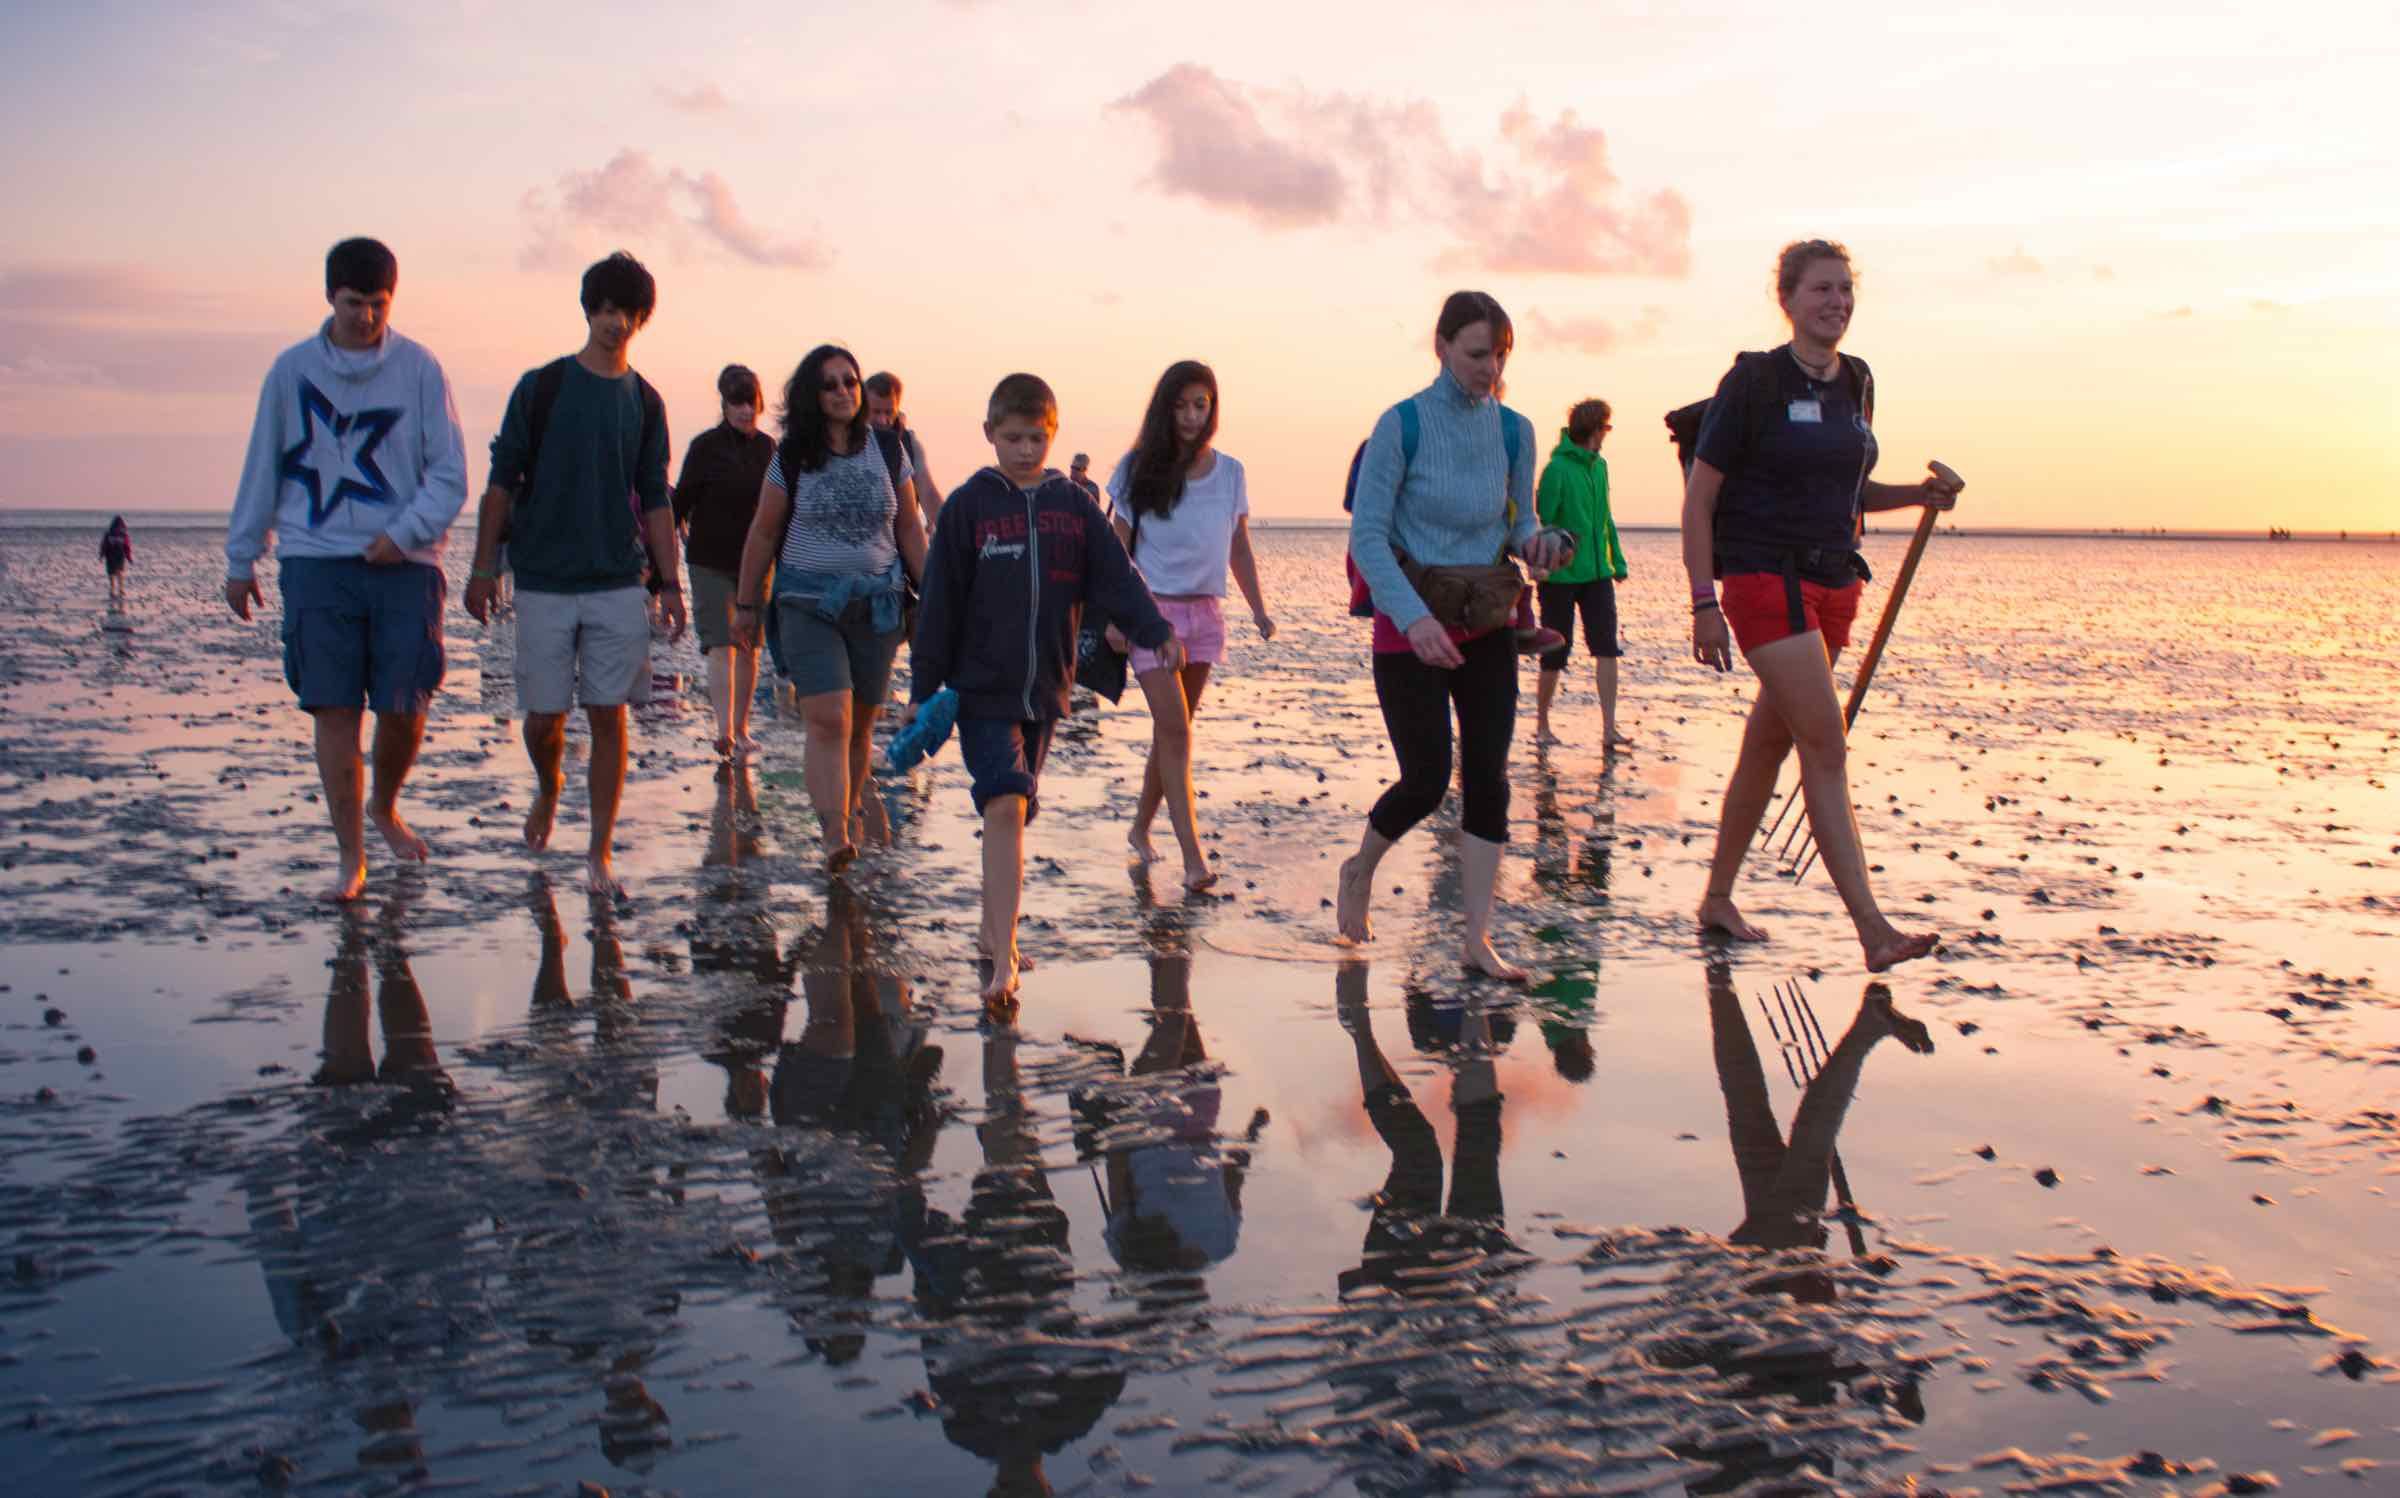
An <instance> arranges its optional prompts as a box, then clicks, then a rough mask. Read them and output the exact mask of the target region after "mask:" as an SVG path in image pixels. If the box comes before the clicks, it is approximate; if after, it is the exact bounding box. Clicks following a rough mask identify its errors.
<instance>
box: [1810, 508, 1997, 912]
mask: <svg viewBox="0 0 2400 1498" xmlns="http://www.w3.org/2000/svg"><path fill="white" fill-rule="evenodd" d="M1935 466H1936V467H1939V466H1940V465H1938V464H1937V465H1935ZM1942 472H1943V475H1944V477H1950V478H1955V477H1956V475H1955V474H1952V473H1950V472H1949V470H1948V469H1943V470H1942ZM1940 518H1941V511H1939V510H1936V509H1934V508H1933V507H1932V506H1931V505H1927V506H1926V507H1925V513H1924V515H1923V516H1921V517H1920V518H1919V519H1918V521H1917V533H1916V534H1915V535H1914V536H1912V537H1910V538H1909V542H1908V555H1907V556H1906V557H1904V558H1902V559H1901V562H1900V572H1899V575H1898V576H1897V577H1894V578H1893V579H1892V596H1891V597H1890V598H1887V599H1885V600H1884V604H1883V617H1882V618H1881V619H1879V620H1877V621H1876V623H1875V638H1874V639H1873V640H1871V641H1869V642H1868V644H1867V653H1866V654H1865V655H1864V656H1863V657H1861V658H1860V660H1859V663H1858V675H1857V676H1855V677H1854V678H1852V679H1851V682H1850V700H1849V701H1848V702H1847V703H1845V704H1843V706H1842V732H1843V733H1845V734H1847V733H1848V732H1849V731H1850V727H1851V725H1852V724H1854V723H1856V722H1857V721H1858V709H1859V706H1860V705H1861V704H1862V703H1864V702H1865V701H1866V700H1867V684H1868V683H1869V682H1872V681H1873V680H1874V679H1875V668H1876V667H1877V666H1878V665H1881V664H1882V663H1883V647H1884V645H1885V644H1886V643H1888V642H1889V641H1890V640H1891V638H1892V626H1893V625H1894V624H1896V623H1898V622H1899V619H1900V604H1901V601H1902V600H1903V599H1905V598H1907V597H1908V585H1909V584H1910V583H1912V582H1914V581H1915V580H1916V576H1917V563H1918V562H1919V561H1921V560H1923V559H1924V556H1925V545H1926V543H1927V542H1929V541H1931V540H1932V539H1933V527H1934V523H1935V522H1936V521H1938V520H1939V519H1940ZM1800 805H1801V796H1800V782H1799V779H1798V777H1797V776H1796V775H1795V776H1794V778H1793V780H1792V789H1791V793H1790V794H1789V795H1787V796H1785V797H1784V799H1783V809H1782V810H1781V811H1779V812H1777V813H1776V814H1775V822H1774V825H1773V826H1770V827H1769V828H1768V829H1767V836H1766V840H1767V841H1768V842H1769V843H1772V842H1774V841H1775V835H1776V834H1777V833H1779V832H1781V833H1783V846H1782V847H1781V848H1779V849H1777V850H1776V853H1775V856H1776V858H1778V859H1779V860H1781V861H1782V863H1783V866H1784V867H1785V868H1787V869H1790V870H1791V871H1792V879H1793V881H1794V882H1795V883H1796V882H1798V881H1799V880H1802V879H1805V878H1807V877H1808V871H1809V870H1810V869H1811V868H1813V867H1814V866H1815V865H1816V862H1817V838H1816V829H1815V828H1813V827H1811V826H1810V825H1809V820H1808V817H1807V816H1806V815H1805V814H1803V815H1801V816H1799V817H1794V816H1793V815H1792V812H1793V810H1794V809H1795V808H1797V807H1799V806H1800ZM1786 822H1790V823H1791V830H1790V831H1788V832H1785V831H1784V824H1785V823H1786ZM1795 845H1797V851H1795Z"/></svg>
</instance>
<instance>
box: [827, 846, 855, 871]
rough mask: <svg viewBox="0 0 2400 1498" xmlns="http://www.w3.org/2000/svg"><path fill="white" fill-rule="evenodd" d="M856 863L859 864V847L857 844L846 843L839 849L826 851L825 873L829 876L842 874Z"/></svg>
mask: <svg viewBox="0 0 2400 1498" xmlns="http://www.w3.org/2000/svg"><path fill="white" fill-rule="evenodd" d="M856 862H858V845H857V844H856V843H844V844H842V845H841V846H840V847H838V848H829V849H827V850H826V853H825V872H826V874H827V875H829V876H830V875H834V874H839V873H841V872H842V870H844V869H846V868H848V867H850V865H852V864H854V863H856Z"/></svg>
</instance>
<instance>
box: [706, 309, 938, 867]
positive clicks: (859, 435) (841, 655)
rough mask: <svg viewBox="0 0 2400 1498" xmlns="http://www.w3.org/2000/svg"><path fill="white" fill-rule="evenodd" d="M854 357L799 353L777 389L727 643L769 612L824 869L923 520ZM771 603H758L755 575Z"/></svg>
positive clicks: (844, 822)
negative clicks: (868, 410) (792, 704)
mask: <svg viewBox="0 0 2400 1498" xmlns="http://www.w3.org/2000/svg"><path fill="white" fill-rule="evenodd" d="M861 385H862V381H861V378H860V375H859V364H858V360H857V359H856V358H854V357H853V356H852V355H851V353H850V351H849V350H848V349H844V348H839V347H836V346H834V345H832V344H825V345H823V346H821V347H818V348H815V349H811V350H810V351H809V354H808V357H807V358H805V359H802V360H801V361H800V367H799V368H798V369H795V370H794V371H792V377H791V379H790V381H789V382H788V383H786V384H785V385H784V387H783V441H782V442H780V443H778V444H777V445H776V448H775V457H774V459H773V460H772V461H771V462H769V463H768V465H767V478H766V483H765V484H764V486H762V487H761V488H760V490H759V498H758V514H757V515H756V517H755V518H753V519H752V521H751V523H750V535H749V538H748V540H747V541H745V542H744V543H743V546H742V572H741V579H740V583H741V585H740V587H739V588H738V589H736V590H735V593H734V619H735V623H736V627H737V629H738V631H739V639H740V641H741V642H742V643H743V644H745V645H750V646H755V645H756V644H757V643H758V641H759V639H760V637H761V633H762V630H763V628H764V627H765V626H764V624H763V623H762V621H764V619H765V616H766V615H767V614H768V613H769V612H770V604H771V606H772V609H771V611H772V613H773V615H774V618H773V624H772V627H773V628H774V629H775V630H776V631H777V636H778V638H779V640H780V641H781V643H782V645H783V664H784V667H785V669H786V670H787V671H788V672H789V673H790V676H791V680H792V685H793V688H794V691H795V694H796V695H797V697H798V698H799V704H800V720H801V724H802V727H803V729H804V730H805V732H806V735H807V748H806V751H805V755H804V758H803V761H802V773H803V776H804V778H805V779H806V781H807V784H808V798H809V801H810V803H811V804H812V805H814V806H815V808H816V812H817V821H818V824H819V826H820V828H821V830H822V833H823V836H824V839H825V868H826V872H828V873H833V874H838V873H840V872H841V871H842V870H843V869H845V868H847V867H848V866H849V864H850V861H851V860H852V859H853V858H855V857H857V855H858V839H859V837H860V835H861V829H860V827H859V826H858V822H859V820H860V811H861V808H862V806H863V804H864V802H865V799H866V797H867V795H868V786H867V771H868V768H869V763H870V757H871V755H872V753H873V742H874V735H875V719H876V716H877V715H878V714H880V713H881V712H882V711H883V703H884V698H885V697H886V696H887V695H888V693H889V691H890V688H891V680H892V659H893V657H894V656H896V655H898V654H899V651H900V641H901V638H902V635H903V632H904V631H903V626H902V610H903V606H904V604H905V602H906V596H907V594H906V589H907V585H908V582H909V580H910V579H912V578H916V577H921V576H923V574H924V569H925V525H924V520H923V517H922V512H921V511H920V510H919V509H918V507H917V499H916V487H915V485H914V483H913V482H912V480H913V478H914V470H913V469H912V468H911V466H910V464H909V460H908V453H907V450H906V449H905V448H903V447H902V446H901V445H900V444H899V443H898V442H896V441H892V440H889V439H890V438H891V435H892V434H890V433H888V432H884V433H879V432H875V431H873V430H872V429H871V428H870V427H869V426H868V424H867V420H866V416H865V400H864V396H863V394H862V389H861ZM770 567H772V568H773V569H774V574H775V591H774V595H773V597H772V599H771V600H770V599H768V598H765V597H762V596H761V591H762V589H763V588H764V586H765V584H766V578H767V572H768V569H769V568H770Z"/></svg>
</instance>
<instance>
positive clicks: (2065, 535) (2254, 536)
mask: <svg viewBox="0 0 2400 1498" xmlns="http://www.w3.org/2000/svg"><path fill="white" fill-rule="evenodd" d="M115 514H122V515H124V516H126V517H127V519H128V520H129V521H138V522H140V523H142V524H145V525H152V526H160V527H171V528H174V529H178V530H183V529H190V530H200V529H205V528H207V527H210V526H218V525H223V524H224V523H225V522H226V520H227V519H228V518H229V515H228V513H227V512H225V511H219V510H142V509H126V510H119V509H113V508H111V509H99V508H94V507H92V506H89V505H0V528H5V527H7V526H9V525H10V524H12V523H13V524H17V525H30V526H44V525H68V524H78V523H95V524H106V523H107V522H106V518H105V517H107V516H110V515H115ZM95 516H98V517H101V518H100V519H99V520H97V521H94V520H93V517H95ZM1251 518H1252V520H1253V521H1254V522H1255V523H1256V525H1257V527H1258V529H1260V530H1262V531H1337V530H1343V529H1346V528H1348V526H1349V522H1348V521H1347V520H1343V519H1336V518H1329V517H1321V516H1277V515H1259V514H1253V515H1252V517H1251ZM1913 528H1914V527H1913V526H1907V525H1877V526H1870V527H1868V529H1867V534H1868V535H1870V536H1905V535H1907V534H1908V533H1909V531H1910V530H1912V529H1913ZM1617 529H1618V530H1619V531H1620V532H1624V533H1626V534H1632V535H1668V536H1671V535H1674V534H1676V531H1677V527H1675V526H1672V525H1643V524H1635V525H1626V524H1620V525H1619V526H1618V527H1617ZM1939 534H1940V535H1941V536H1942V537H1943V538H1944V539H1946V540H1949V539H1955V540H1962V541H1973V540H1993V541H2258V542H2266V541H2273V540H2288V541H2330V542H2335V543H2349V544H2354V545H2378V546H2383V545H2392V544H2396V543H2400V532H2393V531H2340V530H2324V531H2292V532H2289V533H2287V534H2285V535H2283V536H2281V537H2275V536H2269V535H2268V534H2267V533H2266V532H2265V531H2264V530H2244V531H2186V530H2173V531H2171V530H2136V529H2129V528H2124V527H2094V528H2090V529H2084V530H2071V529H2066V528H2063V527H2054V526H2023V527H2018V526H2006V525H1977V526H1948V525H1945V526H1943V527H1941V529H1940V531H1939Z"/></svg>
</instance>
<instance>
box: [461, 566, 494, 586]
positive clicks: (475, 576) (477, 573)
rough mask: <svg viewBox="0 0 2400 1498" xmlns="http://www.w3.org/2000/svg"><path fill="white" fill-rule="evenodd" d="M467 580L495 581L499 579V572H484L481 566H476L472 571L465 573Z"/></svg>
mask: <svg viewBox="0 0 2400 1498" xmlns="http://www.w3.org/2000/svg"><path fill="white" fill-rule="evenodd" d="M467 581H469V582H487V583H496V582H498V581H500V574H499V573H497V572H486V571H484V570H483V569H482V568H481V567H478V568H476V569H475V570H474V571H472V572H470V573H468V574H467Z"/></svg>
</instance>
